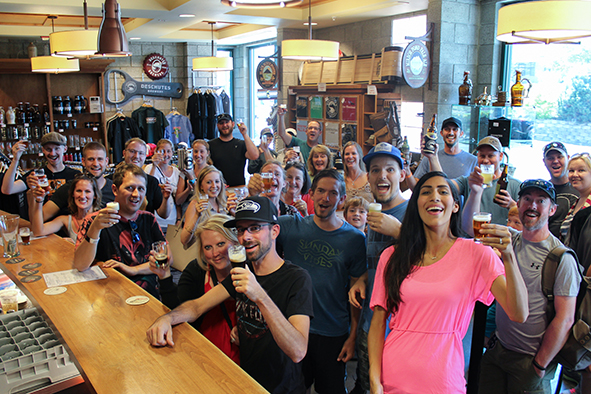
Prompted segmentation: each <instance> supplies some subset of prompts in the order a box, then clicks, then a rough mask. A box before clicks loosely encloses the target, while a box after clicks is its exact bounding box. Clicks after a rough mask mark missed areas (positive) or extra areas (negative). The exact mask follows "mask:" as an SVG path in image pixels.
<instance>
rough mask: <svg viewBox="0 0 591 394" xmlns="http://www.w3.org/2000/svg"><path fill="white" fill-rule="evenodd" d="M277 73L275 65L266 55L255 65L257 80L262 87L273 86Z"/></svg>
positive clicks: (270, 87) (268, 87) (269, 87)
mask: <svg viewBox="0 0 591 394" xmlns="http://www.w3.org/2000/svg"><path fill="white" fill-rule="evenodd" d="M278 74H279V73H278V70H277V65H276V64H275V62H274V61H273V60H271V59H270V58H268V57H266V58H264V59H263V60H262V61H261V62H260V63H259V65H258V67H257V73H256V76H257V81H258V83H259V85H261V87H262V88H263V89H272V88H273V87H275V85H276V84H277V78H278Z"/></svg>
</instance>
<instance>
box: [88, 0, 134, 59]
mask: <svg viewBox="0 0 591 394" xmlns="http://www.w3.org/2000/svg"><path fill="white" fill-rule="evenodd" d="M97 47H98V49H97V52H96V54H97V55H99V56H105V57H124V56H131V52H130V51H129V44H128V43H127V34H125V28H124V27H123V23H121V8H120V7H119V4H117V0H105V3H104V4H103V20H102V21H101V26H100V28H99V33H98V45H97Z"/></svg>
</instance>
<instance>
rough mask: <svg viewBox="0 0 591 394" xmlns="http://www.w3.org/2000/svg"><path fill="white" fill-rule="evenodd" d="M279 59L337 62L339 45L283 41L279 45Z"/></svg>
mask: <svg viewBox="0 0 591 394" xmlns="http://www.w3.org/2000/svg"><path fill="white" fill-rule="evenodd" d="M281 57H283V58H284V59H290V60H337V59H338V58H339V43H338V42H336V41H324V40H310V39H306V40H285V41H283V42H282V43H281Z"/></svg>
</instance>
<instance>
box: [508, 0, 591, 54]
mask: <svg viewBox="0 0 591 394" xmlns="http://www.w3.org/2000/svg"><path fill="white" fill-rule="evenodd" d="M589 15H591V2H589V1H581V0H579V1H570V0H566V1H556V0H551V1H528V2H523V3H515V4H510V5H506V6H504V7H501V8H500V9H499V15H498V16H499V17H498V19H497V40H499V41H504V42H506V43H509V44H535V43H544V44H551V43H567V44H574V43H579V42H580V40H581V38H585V37H591V23H590V22H589Z"/></svg>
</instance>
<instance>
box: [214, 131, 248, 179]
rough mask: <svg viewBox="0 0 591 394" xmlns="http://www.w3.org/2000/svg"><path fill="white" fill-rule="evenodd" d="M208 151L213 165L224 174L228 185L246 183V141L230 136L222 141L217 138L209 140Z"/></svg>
mask: <svg viewBox="0 0 591 394" xmlns="http://www.w3.org/2000/svg"><path fill="white" fill-rule="evenodd" d="M209 151H210V154H211V161H212V162H213V165H214V166H215V167H216V168H217V169H218V170H220V171H221V172H222V174H224V179H225V180H226V183H227V184H228V186H229V187H234V186H241V185H244V184H246V180H245V179H244V166H245V165H246V156H245V155H246V143H245V142H244V140H239V139H237V138H232V140H230V141H228V142H224V141H222V140H221V139H219V138H216V139H213V140H211V141H209Z"/></svg>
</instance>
